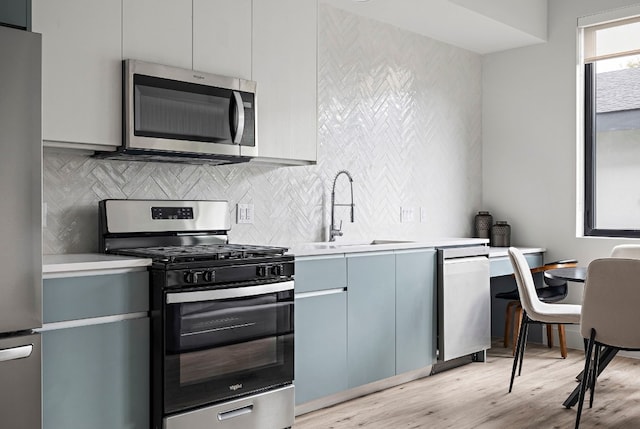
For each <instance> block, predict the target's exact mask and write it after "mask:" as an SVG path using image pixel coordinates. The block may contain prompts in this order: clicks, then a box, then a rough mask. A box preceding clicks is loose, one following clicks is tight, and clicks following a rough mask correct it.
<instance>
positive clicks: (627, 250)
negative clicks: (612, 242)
mask: <svg viewBox="0 0 640 429" xmlns="http://www.w3.org/2000/svg"><path fill="white" fill-rule="evenodd" d="M611 257H612V258H627V259H640V245H639V244H620V245H618V246H616V247H614V248H613V250H612V251H611Z"/></svg>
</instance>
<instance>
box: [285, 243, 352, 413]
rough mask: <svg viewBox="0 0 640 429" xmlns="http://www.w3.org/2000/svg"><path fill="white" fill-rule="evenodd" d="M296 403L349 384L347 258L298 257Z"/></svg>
mask: <svg viewBox="0 0 640 429" xmlns="http://www.w3.org/2000/svg"><path fill="white" fill-rule="evenodd" d="M295 273H296V274H295V284H296V286H295V288H296V301H295V343H294V344H295V356H294V359H295V375H294V379H295V380H294V382H295V386H296V405H298V404H302V403H305V402H309V401H312V400H314V399H318V398H321V397H323V396H328V395H331V394H333V393H337V392H340V391H343V390H346V389H347V292H346V290H347V262H346V259H345V257H344V255H343V254H339V255H326V256H310V257H304V258H296V265H295Z"/></svg>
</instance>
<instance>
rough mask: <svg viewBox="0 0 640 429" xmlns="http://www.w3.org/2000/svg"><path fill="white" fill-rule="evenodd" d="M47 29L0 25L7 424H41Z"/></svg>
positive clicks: (0, 294)
mask: <svg viewBox="0 0 640 429" xmlns="http://www.w3.org/2000/svg"><path fill="white" fill-rule="evenodd" d="M41 46H42V42H41V36H40V35H39V34H36V33H30V32H26V31H21V30H15V29H12V28H7V27H0V427H1V428H3V429H18V428H21V429H22V428H28V429H38V428H40V427H41V421H42V417H41V416H42V411H41V409H42V406H41V375H40V374H41V369H40V368H41V365H40V361H41V353H40V335H39V334H38V333H35V332H34V329H37V328H39V327H41V326H42V220H41V219H42V208H41V204H42V132H41Z"/></svg>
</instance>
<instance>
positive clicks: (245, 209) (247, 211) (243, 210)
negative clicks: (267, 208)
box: [236, 204, 253, 223]
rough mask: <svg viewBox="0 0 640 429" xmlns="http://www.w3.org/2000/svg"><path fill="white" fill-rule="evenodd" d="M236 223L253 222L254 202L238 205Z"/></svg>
mask: <svg viewBox="0 0 640 429" xmlns="http://www.w3.org/2000/svg"><path fill="white" fill-rule="evenodd" d="M236 223H253V204H238V205H237V206H236Z"/></svg>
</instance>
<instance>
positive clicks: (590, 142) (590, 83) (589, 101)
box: [583, 62, 640, 238]
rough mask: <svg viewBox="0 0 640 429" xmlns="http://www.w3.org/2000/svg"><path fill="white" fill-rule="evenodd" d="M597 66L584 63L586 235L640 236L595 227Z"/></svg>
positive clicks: (630, 231) (636, 232)
mask: <svg viewBox="0 0 640 429" xmlns="http://www.w3.org/2000/svg"><path fill="white" fill-rule="evenodd" d="M595 75H596V73H595V66H594V63H593V62H589V63H585V64H584V130H583V132H584V133H583V134H584V213H583V215H584V235H585V236H588V237H622V238H640V229H604V228H596V227H595V220H596V219H595V216H596V206H595V205H596V180H595V179H596V173H597V170H596V132H595V126H596V123H595V122H596V121H595V118H596V103H595V96H596V94H595V90H596V86H595V85H596V83H595Z"/></svg>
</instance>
